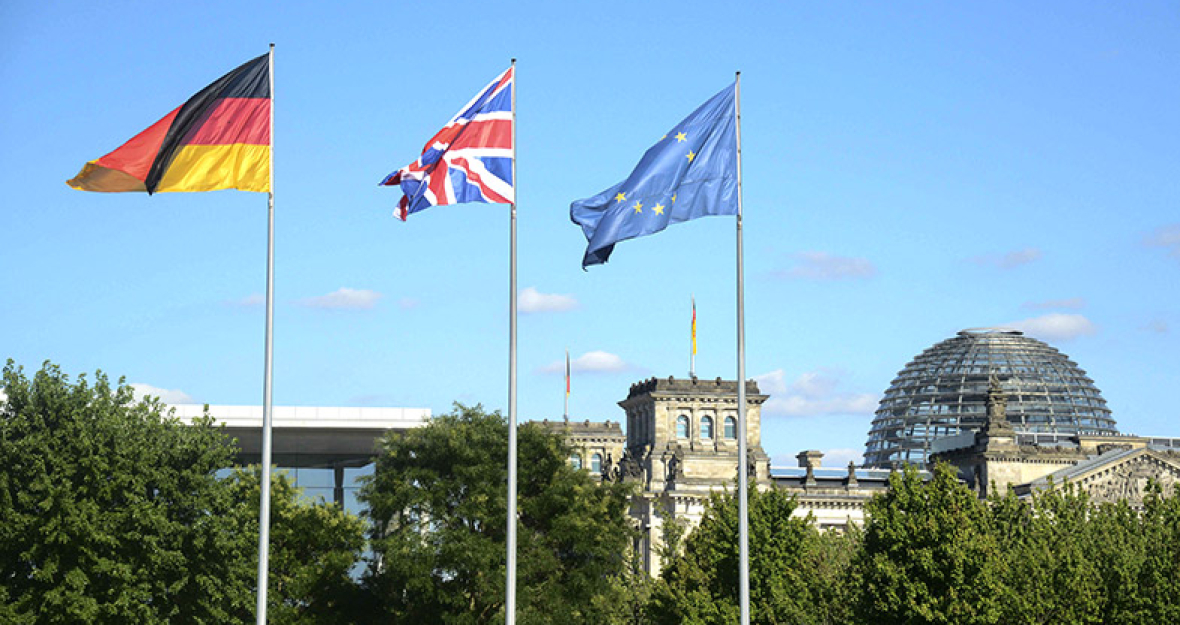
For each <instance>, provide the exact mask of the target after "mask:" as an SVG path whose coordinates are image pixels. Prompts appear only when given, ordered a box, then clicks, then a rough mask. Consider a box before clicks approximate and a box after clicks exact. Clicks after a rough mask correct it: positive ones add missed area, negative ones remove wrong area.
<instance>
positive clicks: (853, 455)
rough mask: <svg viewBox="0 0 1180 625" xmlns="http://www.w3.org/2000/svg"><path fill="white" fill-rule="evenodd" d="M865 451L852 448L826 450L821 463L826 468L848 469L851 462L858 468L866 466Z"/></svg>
mask: <svg viewBox="0 0 1180 625" xmlns="http://www.w3.org/2000/svg"><path fill="white" fill-rule="evenodd" d="M864 461H865V458H864V449H852V448H850V447H837V448H835V449H825V450H824V457H823V460H822V461H821V462H823V466H825V467H833V468H835V467H846V466H848V463H849V462H851V463H853V464H855V465H856V466H858V467H859V466H860V465H862V464H864Z"/></svg>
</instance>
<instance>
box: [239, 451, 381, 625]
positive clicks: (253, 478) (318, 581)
mask: <svg viewBox="0 0 1180 625" xmlns="http://www.w3.org/2000/svg"><path fill="white" fill-rule="evenodd" d="M259 476H260V475H259V471H258V467H257V466H253V467H250V468H249V469H238V470H235V471H234V473H233V475H232V476H230V478H229V479H228V480H226V483H227V485H228V486H229V487H230V489H231V491H232V493H231V496H232V498H233V501H234V504H235V505H234V509H233V510H234V512H233V518H232V525H233V527H235V528H236V531H237V532H241V533H243V534H245V535H247V536H249V537H250V538H251V539H252V540H253V544H252V550H251V554H250V566H251V567H252V568H251V571H250V579H249V580H248V581H249V583H250V592H251V593H253V587H254V582H255V579H254V578H255V577H257V566H258V557H257V554H256V553H254V551H256V550H257V536H258V502H259V500H260V486H261V483H260V481H259ZM270 526H271V527H270V557H269V560H268V567H267V568H268V581H269V585H268V587H269V591H268V593H267V621H268V622H270V623H277V624H290V625H312V624H323V625H329V624H337V623H338V624H340V625H344V624H346V623H356V622H359V621H360V620H362V618H363V616H364V615H365V612H366V605H365V601H366V599H365V597H364V596H363V594H362V593H361V590H360V588H359V587H358V586H357V584H356V582H355V581H354V580H353V579H352V577H350V573H351V572H352V569H353V567H354V566H356V565H357V563H358V562H360V557H361V552H362V550H363V549H364V546H365V524H364V522H363V521H361V519H360V518H358V517H356V516H355V515H352V514H349V513H347V512H345V511H344V510H341V509H340V508H338V507H337V506H335V505H334V504H331V503H326V502H321V501H311V500H308V499H307V498H305V497H304V496H303V495H302V494H301V492H300V491H299V489H298V488H296V487H295V486H294V485H293V484H292V483H291V481H290V480H289V479H288V478H287V476H286V475H285V474H282V473H276V474H275V475H274V477H273V479H272V480H271V488H270ZM253 613H254V609H253V606H251V609H250V610H249V611H248V612H247V613H244V614H240V615H239V616H240V617H241V620H243V621H245V620H249V619H251V618H253V617H252V615H253Z"/></svg>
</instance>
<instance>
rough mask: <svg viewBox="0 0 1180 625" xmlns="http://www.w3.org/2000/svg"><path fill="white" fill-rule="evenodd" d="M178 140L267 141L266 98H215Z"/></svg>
mask: <svg viewBox="0 0 1180 625" xmlns="http://www.w3.org/2000/svg"><path fill="white" fill-rule="evenodd" d="M181 143H182V144H183V145H234V144H245V145H270V98H223V99H221V100H219V101H218V102H217V103H216V104H214V105H213V106H212V107H210V108H209V111H208V112H207V113H206V114H205V116H204V117H203V119H201V121H200V122H199V123H197V124H196V125H195V127H194V128H193V129H192V130H191V131H189V134H188V136H187V137H185V138H184V141H182V142H181Z"/></svg>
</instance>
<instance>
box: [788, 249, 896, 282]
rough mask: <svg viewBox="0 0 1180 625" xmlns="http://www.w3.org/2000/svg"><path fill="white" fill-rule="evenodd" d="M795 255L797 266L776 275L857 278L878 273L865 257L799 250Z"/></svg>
mask: <svg viewBox="0 0 1180 625" xmlns="http://www.w3.org/2000/svg"><path fill="white" fill-rule="evenodd" d="M794 257H795V266H794V267H792V268H790V269H788V270H786V271H778V272H776V275H778V276H779V277H786V278H799V279H804V280H856V279H862V278H872V277H873V276H875V275H877V268H876V267H874V266H873V263H871V262H869V261H868V260H867V259H864V258H852V257H850V256H836V255H834V254H829V253H827V252H799V253H798V254H795V255H794Z"/></svg>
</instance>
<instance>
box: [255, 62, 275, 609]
mask: <svg viewBox="0 0 1180 625" xmlns="http://www.w3.org/2000/svg"><path fill="white" fill-rule="evenodd" d="M269 62H270V192H269V193H267V201H266V357H265V361H266V364H265V365H264V366H263V374H262V466H261V467H260V477H259V480H260V482H261V485H262V493H261V495H260V497H259V502H258V604H257V606H256V609H255V614H256V615H257V616H258V625H265V624H266V589H267V579H268V576H267V562H268V556H269V552H270V453H271V449H270V427H271V378H272V376H273V371H272V364H273V361H274V340H273V335H274V318H275V306H274V299H275V284H274V283H275V140H274V139H275V44H273V43H272V44H270V59H269Z"/></svg>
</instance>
